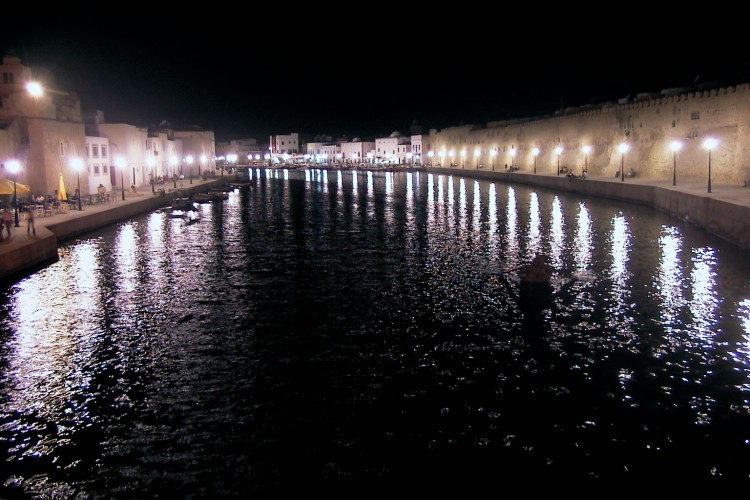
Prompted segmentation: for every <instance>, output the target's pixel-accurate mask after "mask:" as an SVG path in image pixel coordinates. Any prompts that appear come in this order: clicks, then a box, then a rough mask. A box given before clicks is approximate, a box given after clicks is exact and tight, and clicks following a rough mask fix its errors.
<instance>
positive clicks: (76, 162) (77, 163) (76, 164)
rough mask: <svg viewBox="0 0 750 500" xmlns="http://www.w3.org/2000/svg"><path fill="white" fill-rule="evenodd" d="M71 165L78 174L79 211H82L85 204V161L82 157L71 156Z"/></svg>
mask: <svg viewBox="0 0 750 500" xmlns="http://www.w3.org/2000/svg"><path fill="white" fill-rule="evenodd" d="M70 166H71V167H73V170H75V171H76V175H77V176H78V211H79V212H80V211H81V210H83V206H82V205H81V170H83V161H81V159H80V158H75V157H74V158H71V159H70Z"/></svg>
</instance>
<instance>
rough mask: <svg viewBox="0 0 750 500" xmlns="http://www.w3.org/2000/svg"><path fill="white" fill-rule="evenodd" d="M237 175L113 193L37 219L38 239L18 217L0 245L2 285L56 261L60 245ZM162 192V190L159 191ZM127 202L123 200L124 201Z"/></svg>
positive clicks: (185, 180)
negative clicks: (109, 198) (17, 222)
mask: <svg viewBox="0 0 750 500" xmlns="http://www.w3.org/2000/svg"><path fill="white" fill-rule="evenodd" d="M234 179H235V177H234V175H225V176H221V175H217V176H216V177H209V178H208V179H207V180H205V181H204V180H202V179H200V178H193V179H192V183H191V182H190V180H189V179H183V180H182V181H178V183H177V188H175V187H174V184H173V183H172V182H169V183H165V184H160V185H157V186H156V191H157V192H156V194H154V193H153V192H152V189H151V186H150V185H147V186H141V187H140V188H138V189H137V190H136V193H131V192H129V190H126V191H125V193H124V195H123V193H122V190H114V191H112V192H111V193H110V196H111V201H109V202H104V203H93V204H90V205H89V204H87V203H85V202H84V203H83V205H82V208H83V210H81V211H79V210H78V209H77V206H76V207H75V208H74V206H73V205H71V208H70V210H67V211H66V212H65V213H57V214H54V215H50V216H46V217H43V216H41V215H37V216H36V217H35V218H34V226H35V228H36V235H33V234H30V233H27V232H26V227H27V221H26V214H23V213H19V227H15V226H13V227H11V237H10V238H8V236H7V233H6V232H5V228H3V240H2V241H0V281H3V282H4V281H8V280H12V279H15V278H17V277H19V276H22V275H23V274H24V273H27V272H32V271H33V270H34V269H37V268H39V267H43V266H44V265H46V264H48V263H50V262H54V261H55V259H56V258H57V247H58V244H60V243H62V242H65V241H67V240H70V239H72V238H75V237H77V236H80V235H83V234H86V233H88V232H90V231H94V230H96V229H99V228H102V227H105V226H107V225H110V224H115V223H117V222H119V221H122V220H125V219H128V218H130V217H134V216H137V215H139V214H142V213H145V212H150V211H153V210H156V209H158V208H161V207H165V206H169V205H170V204H171V200H172V198H173V197H175V196H177V195H178V193H179V192H183V193H185V192H202V191H208V190H209V189H211V187H213V186H219V185H222V184H225V183H228V182H231V181H232V180H234ZM160 190H163V192H162V191H160ZM123 198H124V199H123Z"/></svg>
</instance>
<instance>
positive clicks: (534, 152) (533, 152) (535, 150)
mask: <svg viewBox="0 0 750 500" xmlns="http://www.w3.org/2000/svg"><path fill="white" fill-rule="evenodd" d="M531 153H532V154H533V155H534V173H536V157H537V156H539V148H534V149H532V150H531Z"/></svg>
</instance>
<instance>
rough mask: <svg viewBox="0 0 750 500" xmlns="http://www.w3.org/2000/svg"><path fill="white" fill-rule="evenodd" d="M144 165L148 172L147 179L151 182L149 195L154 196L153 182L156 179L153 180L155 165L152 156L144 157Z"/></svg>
mask: <svg viewBox="0 0 750 500" xmlns="http://www.w3.org/2000/svg"><path fill="white" fill-rule="evenodd" d="M146 165H148V170H149V177H150V180H149V182H151V194H156V188H155V187H154V182H155V181H156V179H154V166H155V165H156V160H154V157H153V156H148V157H146Z"/></svg>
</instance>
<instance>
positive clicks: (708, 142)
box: [703, 137, 719, 193]
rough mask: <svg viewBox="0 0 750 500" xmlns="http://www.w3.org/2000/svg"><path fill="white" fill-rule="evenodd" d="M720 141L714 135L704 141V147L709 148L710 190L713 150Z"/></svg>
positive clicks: (709, 190) (709, 185)
mask: <svg viewBox="0 0 750 500" xmlns="http://www.w3.org/2000/svg"><path fill="white" fill-rule="evenodd" d="M718 143H719V141H718V140H716V139H714V138H713V137H709V138H708V139H706V140H705V141H703V147H704V148H706V149H708V192H709V193H710V192H711V150H712V149H713V148H715V147H716V145H717V144H718Z"/></svg>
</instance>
